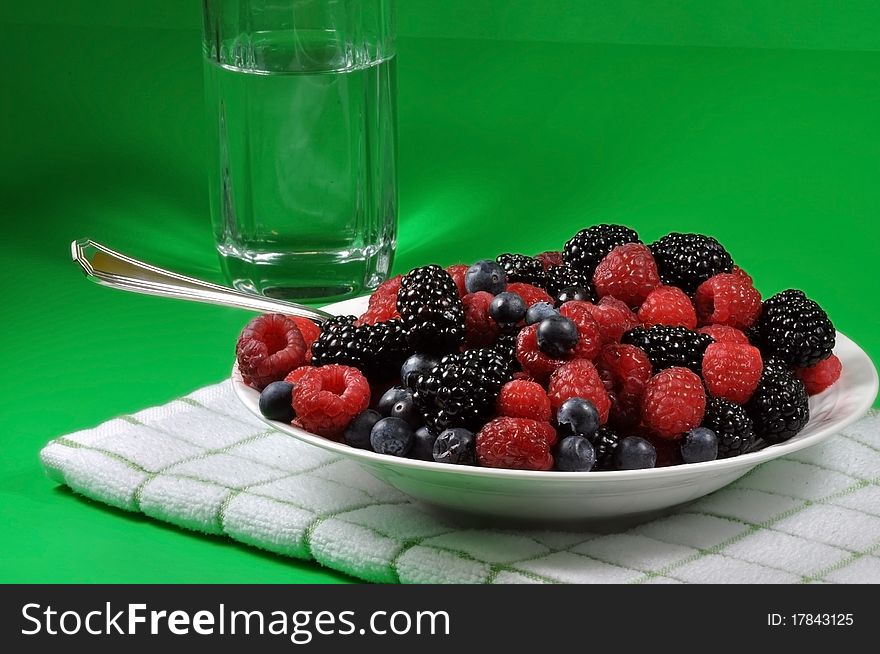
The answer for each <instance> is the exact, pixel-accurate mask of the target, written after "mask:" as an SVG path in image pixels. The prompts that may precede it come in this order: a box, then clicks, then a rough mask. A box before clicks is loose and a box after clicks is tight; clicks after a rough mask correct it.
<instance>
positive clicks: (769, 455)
mask: <svg viewBox="0 0 880 654" xmlns="http://www.w3.org/2000/svg"><path fill="white" fill-rule="evenodd" d="M366 299H367V298H366V297H359V298H353V299H349V300H343V301H341V302H336V303H333V304H330V305H327V306H325V307H323V309H324V310H325V311H329V312H330V313H337V314H338V313H341V312H346V311H351V310H352V309H353V308H354V307H355V306H357V305H359V304H361V303H363V302H366ZM837 337H838V344H839V343H840V341H841V340H842V341H844V342H845V343H847V347H849V346H852V347H853V348H854V349H855V350H856V354H857V355H859V359H861V360H862V361H861V363H863V364H866V365H865V366H864V372H868V374H869V382H870V385H869V389H870V392H865V393H864V396H863V397H860V398H859V400H860V401H859V402H858V403H857V404H856V406H855V409H854V410H853V411H851V412H850V413H849V414H847V415H846V417H844V418H843V419H842V420H841V421H840V422H839V423H835V424H834V425H833V426H829V427H827V428H825V429H822V430H820V431H819V432H817V433H816V434H811V435H809V436H807V437H805V438H800V439H799V438H797V437H795V438H794V439H792V440H789V441H785V442H784V443H779V444H777V445H769V446H767V447H765V448H764V449H761V450H758V451H757V452H750V453H747V454H742V455H740V456H736V457H731V458H729V459H716V460H714V461H705V462H702V463H688V464H681V465H675V466H666V467H662V468H647V469H641V470H597V471H590V472H560V471H555V470H511V469H505V468H488V467H479V466H464V465H450V464H443V463H436V462H434V461H421V460H417V459H407V458H404V457H392V456H390V455H387V454H379V453H377V452H371V451H369V450H362V449H358V448H354V447H351V446H349V445H346V444H345V443H339V442H336V441H332V440H329V439H327V438H324V437H323V436H318V435H316V434H312V433H310V432H307V431H305V430H304V429H300V428H299V427H294V426H293V425H287V424H283V423H280V422H276V421H273V420H269V419H268V418H265V417H264V416H263V415H262V414H261V413H260V411H259V405H258V400H259V392H258V391H256V390H255V389H253V388H251V387H250V386H247V385H246V384H245V383H244V382H243V381H242V378H241V374H240V373H239V370H238V363H237V362H236V363H235V364H234V365H233V367H232V374H231V382H232V386H233V390H234V392H235V395H236V397H237V398H238V400H239V401H240V402H241V403H242V404H243V405H244V406H245V408H246V409H247V410H248V411H249V412H250V413H252V414H254V415H255V416H256V417H257V418H259V419H260V420H261V421H262V422H264V423H266V424H268V425H269V426H271V427H272V428H274V429H275V430H276V431H279V432H281V433H284V434H287V435H290V436H293V437H294V438H296V439H298V440H300V441H302V442H304V443H307V444H309V445H314V446H315V447H320V448H321V449H324V450H328V451H331V452H335V453H337V454H340V455H342V456H345V457H347V458H349V459H352V460H354V461H357V462H358V463H363V464H369V465H381V466H386V467H388V466H390V467H394V468H404V469H408V470H411V471H413V472H429V473H440V474H446V475H463V476H468V477H481V478H497V479H499V480H521V481H526V480H535V481H539V480H540V481H544V482H553V481H557V482H572V481H578V482H582V483H597V482H598V483H614V482H622V481H635V480H645V481H647V480H650V479H656V480H658V481H659V480H663V479H665V480H671V479H674V478H676V477H682V476H694V475H696V474H699V473H701V472H705V473H712V472H717V473H725V472H731V471H732V470H735V469H738V468H752V467H755V466H757V465H759V464H761V463H766V462H767V461H770V460H773V459H777V458H779V457H782V456H785V455H786V454H791V453H793V452H797V451H799V450H802V449H805V448H807V447H812V446H814V445H817V444H819V443H821V442H822V441H824V440H827V439H828V438H830V437H832V436H834V435H835V434H838V433H840V431H842V430H843V429H845V428H846V427H848V426H850V425H851V424H853V423H854V422H856V421H857V420H859V419H860V418H862V417H863V416H865V415H866V414H867V413H868V412H869V411H870V410H871V407H872V406H873V403H874V400H875V399H876V397H877V392H878V383H880V382H878V375H877V369H876V367H875V366H874V363H873V361H872V360H871V358H870V357H869V356H868V354H867V353H866V352H865V351H864V349H862V348H861V347H860V346H859V345H858V344H857V343H856V342H855V341H853V340H852V339H850V338H849V337H847V336H846V335H845V334H843V333H841V332H840V331H838V332H837Z"/></svg>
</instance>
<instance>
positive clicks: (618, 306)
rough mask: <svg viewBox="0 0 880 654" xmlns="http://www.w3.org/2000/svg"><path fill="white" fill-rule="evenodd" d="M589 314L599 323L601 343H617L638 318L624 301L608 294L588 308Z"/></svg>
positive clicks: (636, 323) (634, 325)
mask: <svg viewBox="0 0 880 654" xmlns="http://www.w3.org/2000/svg"><path fill="white" fill-rule="evenodd" d="M589 311H590V314H591V315H592V316H593V319H594V320H595V321H596V323H597V324H598V325H599V333H600V334H601V336H602V343H603V344H607V343H619V342H620V339H621V338H622V337H623V335H624V333H625V332H628V331H629V330H630V329H632V328H633V327H636V326H638V324H639V319H638V318H637V317H636V314H634V313H633V312H632V310H630V308H629V307H628V306H626V304H625V303H623V302H621V301H620V300H618V299H617V298H613V297H611V296H610V295H607V296H605V297H603V298H602V299H601V300H599V304H594V305H592V307H591V308H590V310H589Z"/></svg>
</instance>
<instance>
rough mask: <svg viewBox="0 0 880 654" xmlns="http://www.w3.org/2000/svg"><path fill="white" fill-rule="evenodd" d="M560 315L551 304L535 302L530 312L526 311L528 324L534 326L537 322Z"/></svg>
mask: <svg viewBox="0 0 880 654" xmlns="http://www.w3.org/2000/svg"><path fill="white" fill-rule="evenodd" d="M558 315H559V312H558V311H557V310H556V309H554V308H553V305H552V304H550V303H549V302H535V303H534V304H533V305H532V306H530V307H529V310H528V311H526V324H527V325H534V324H535V323H536V322H541V321H542V320H544V318H549V317H550V316H558Z"/></svg>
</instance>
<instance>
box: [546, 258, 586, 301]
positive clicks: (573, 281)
mask: <svg viewBox="0 0 880 654" xmlns="http://www.w3.org/2000/svg"><path fill="white" fill-rule="evenodd" d="M572 286H580V287H581V288H584V289H586V291H587V293H588V294H589V296H590V297H589V298H588V299H589V300H590V301H592V302H595V301H596V289H594V288H593V280H592V279H591V278H590V275H587V274H586V273H584V272H581V271H580V270H577V269H576V268H572V267H571V266H554V267H553V268H550V269H549V270H548V271H547V286H546V290H547V293H549V294H550V295H551V296H552V297H553V298H554V299H559V294H560V293H561V292H562V291H563V290H564V289H566V288H570V287H572Z"/></svg>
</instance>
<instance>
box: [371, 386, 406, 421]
mask: <svg viewBox="0 0 880 654" xmlns="http://www.w3.org/2000/svg"><path fill="white" fill-rule="evenodd" d="M405 397H409V398H410V399H412V391H410V390H408V389H406V388H403V387H401V386H394V387H392V388H389V389H388V390H387V391H385V393H384V394H383V395H382V397H380V398H379V404H377V405H376V411H378V412H379V413H381V414H382V415H383V416H384V417H386V418H387V417H388V416H390V415H391V409H392V408H393V407H394V405H395V404H397V403H398V402H399V401H400V400H402V399H404V398H405Z"/></svg>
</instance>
